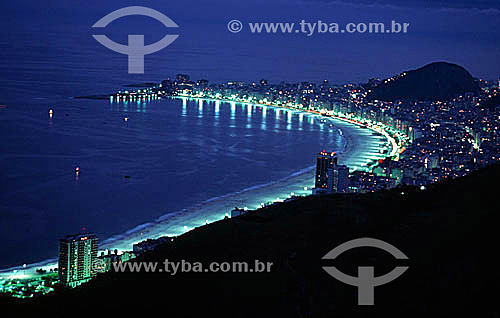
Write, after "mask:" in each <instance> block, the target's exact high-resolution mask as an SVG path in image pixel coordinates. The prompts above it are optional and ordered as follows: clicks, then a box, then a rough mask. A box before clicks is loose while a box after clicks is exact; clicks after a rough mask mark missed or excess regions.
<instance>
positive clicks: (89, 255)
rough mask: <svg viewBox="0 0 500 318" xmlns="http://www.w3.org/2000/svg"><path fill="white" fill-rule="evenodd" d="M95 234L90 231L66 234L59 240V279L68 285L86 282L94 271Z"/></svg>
mask: <svg viewBox="0 0 500 318" xmlns="http://www.w3.org/2000/svg"><path fill="white" fill-rule="evenodd" d="M96 259H97V236H95V234H90V233H81V234H76V235H68V236H66V237H65V238H62V239H60V240H59V265H58V271H59V281H60V282H61V284H63V285H65V286H68V287H76V286H78V285H80V284H82V283H85V282H88V281H89V280H91V279H92V278H93V277H94V276H95V275H96V272H95V271H94V270H93V268H92V263H93V262H95V260H96Z"/></svg>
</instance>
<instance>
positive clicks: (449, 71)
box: [367, 62, 480, 101]
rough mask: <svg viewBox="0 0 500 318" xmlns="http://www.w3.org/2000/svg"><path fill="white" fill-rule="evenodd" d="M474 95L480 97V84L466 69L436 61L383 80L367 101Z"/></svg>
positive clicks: (431, 98)
mask: <svg viewBox="0 0 500 318" xmlns="http://www.w3.org/2000/svg"><path fill="white" fill-rule="evenodd" d="M467 93H470V94H472V95H474V96H478V95H479V93H480V88H479V85H478V84H477V83H476V81H475V80H474V78H473V77H472V75H471V74H470V73H469V72H468V71H467V70H466V69H465V68H463V67H462V66H459V65H456V64H451V63H446V62H436V63H431V64H428V65H425V66H423V67H421V68H419V69H416V70H411V71H406V72H403V73H401V74H399V75H397V76H394V77H392V78H388V79H386V80H383V81H382V82H381V83H380V84H378V85H377V86H375V87H374V88H373V89H372V91H371V92H370V93H369V94H368V96H367V98H368V99H371V100H381V101H398V100H401V101H440V100H441V101H444V100H450V99H453V98H454V97H456V96H458V95H461V94H467Z"/></svg>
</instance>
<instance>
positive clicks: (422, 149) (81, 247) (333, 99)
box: [0, 73, 500, 298]
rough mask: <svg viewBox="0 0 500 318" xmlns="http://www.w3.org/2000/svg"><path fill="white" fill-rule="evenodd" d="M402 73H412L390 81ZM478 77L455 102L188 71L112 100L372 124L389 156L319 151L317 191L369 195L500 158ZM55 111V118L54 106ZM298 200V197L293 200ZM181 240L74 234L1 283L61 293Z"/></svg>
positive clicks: (485, 90) (10, 288)
mask: <svg viewBox="0 0 500 318" xmlns="http://www.w3.org/2000/svg"><path fill="white" fill-rule="evenodd" d="M402 76H405V73H402V74H400V75H398V76H397V77H394V78H391V79H388V80H386V82H387V81H392V80H395V79H397V78H398V77H402ZM477 82H478V84H479V85H480V87H481V90H482V94H481V96H474V95H473V94H472V93H466V94H463V95H460V96H456V98H453V99H452V100H447V101H446V100H443V101H435V102H403V101H396V102H384V101H378V100H370V99H368V98H367V96H368V94H369V93H370V92H371V90H372V89H373V88H374V87H376V86H377V85H378V84H380V80H377V79H370V81H369V82H368V83H367V84H359V85H354V84H347V85H330V84H329V83H328V81H326V80H325V81H324V82H322V83H320V84H316V83H310V82H301V83H299V84H288V83H284V82H282V83H279V84H270V83H268V81H266V80H264V79H263V80H261V81H260V82H258V83H257V82H253V83H250V84H245V83H243V82H237V81H229V82H227V83H223V84H209V82H208V81H207V80H197V81H193V80H191V79H190V77H189V76H188V75H185V74H178V75H177V76H176V77H175V79H172V80H171V79H168V80H165V81H163V82H162V83H161V84H159V85H155V86H153V87H149V88H143V89H138V90H136V91H120V92H118V93H116V94H113V95H110V96H107V97H106V98H109V99H110V100H111V102H129V101H130V102H134V101H136V102H139V101H147V100H151V99H158V98H183V99H186V98H190V99H191V98H192V99H207V100H216V101H226V102H231V103H244V104H254V105H261V106H273V107H281V108H287V109H289V110H297V111H304V112H309V113H312V114H313V115H314V116H321V117H324V119H321V120H322V121H325V120H327V119H328V118H334V119H338V120H343V121H347V122H350V123H353V124H356V125H358V126H360V127H362V128H365V129H370V130H372V131H373V133H374V134H380V135H383V136H384V137H385V138H386V139H387V145H386V146H385V147H383V148H381V149H380V150H379V151H380V153H381V154H383V155H384V156H385V157H386V158H385V159H380V160H373V161H372V162H370V163H369V164H366V165H365V166H363V167H348V166H346V165H342V164H341V163H339V162H338V158H337V154H336V153H335V152H329V151H326V150H322V151H320V152H319V153H318V154H317V156H316V169H315V178H314V179H315V188H314V189H312V193H313V194H327V193H366V192H374V191H377V190H380V189H388V188H393V187H396V186H399V185H413V186H418V187H421V188H422V189H425V185H427V184H429V183H433V182H438V181H440V180H442V179H446V178H456V177H460V176H464V175H466V174H468V173H470V172H471V171H474V170H476V169H478V168H480V167H483V166H486V165H489V164H492V163H494V162H496V161H498V160H499V159H500V157H499V155H498V151H497V150H498V149H499V148H500V140H499V139H498V136H499V132H500V131H499V129H500V125H499V124H500V112H499V110H498V109H495V108H487V107H482V106H483V102H484V101H485V100H488V99H490V98H494V97H497V96H498V91H499V86H500V82H499V83H498V85H497V84H496V83H492V82H487V81H482V80H478V81H477ZM409 109H411V110H410V111H409ZM49 115H50V116H52V115H53V111H52V110H50V112H49ZM77 173H78V171H77ZM298 197H299V196H294V195H292V196H291V197H289V198H288V199H286V200H293V199H295V198H298ZM279 201H282V200H278V201H277V202H279ZM273 203H274V202H269V203H265V204H263V205H262V206H261V207H264V206H266V205H272V204H273ZM248 211H249V210H248V209H247V208H245V209H240V208H237V207H236V208H235V209H234V210H233V211H231V214H230V216H231V217H237V216H240V215H243V214H245V213H247V212H248ZM227 217H229V214H228V213H226V218H227ZM173 239H174V238H173V237H167V236H164V237H160V238H157V239H148V240H145V241H142V242H139V243H137V244H135V245H134V246H133V250H131V251H128V252H120V253H119V252H118V251H117V250H115V251H107V252H101V254H100V255H98V247H97V241H98V239H97V237H96V236H95V235H94V234H90V233H86V232H84V233H80V234H77V235H69V236H67V237H65V238H63V239H61V240H60V242H59V262H58V263H59V264H58V267H53V268H50V271H49V272H47V270H44V269H42V268H40V269H37V271H36V272H37V274H38V276H37V275H35V276H33V275H31V276H30V275H28V276H26V275H23V273H22V271H21V273H18V276H17V278H16V277H13V278H12V279H4V280H2V281H0V292H2V293H6V294H9V295H12V296H14V297H18V298H31V297H33V296H34V295H37V294H46V293H49V292H51V291H53V290H54V287H55V286H54V285H56V284H57V283H58V282H59V283H60V284H62V285H63V286H68V287H76V286H79V285H80V284H82V283H85V282H87V281H89V280H90V279H92V278H93V277H95V276H96V275H97V274H98V273H100V272H106V271H109V270H111V269H112V264H116V263H122V262H126V261H128V260H130V259H132V258H135V257H136V256H138V255H140V254H141V253H143V252H145V251H151V250H154V248H155V247H157V246H158V245H161V244H165V243H168V242H170V241H172V240H173ZM15 272H17V271H15Z"/></svg>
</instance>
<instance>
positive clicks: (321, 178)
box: [314, 150, 337, 191]
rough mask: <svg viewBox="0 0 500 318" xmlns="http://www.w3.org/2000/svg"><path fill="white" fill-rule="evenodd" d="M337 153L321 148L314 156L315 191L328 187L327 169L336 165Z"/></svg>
mask: <svg viewBox="0 0 500 318" xmlns="http://www.w3.org/2000/svg"><path fill="white" fill-rule="evenodd" d="M336 155H337V154H336V153H335V152H330V153H328V152H326V151H325V150H323V151H322V152H320V153H319V154H318V156H317V158H316V177H315V182H314V187H315V189H316V191H322V189H324V190H326V189H328V169H330V168H331V167H333V165H337V156H336Z"/></svg>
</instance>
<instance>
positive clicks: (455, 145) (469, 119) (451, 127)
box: [110, 73, 500, 192]
mask: <svg viewBox="0 0 500 318" xmlns="http://www.w3.org/2000/svg"><path fill="white" fill-rule="evenodd" d="M401 76H405V73H402V74H400V75H397V76H395V77H393V78H390V79H387V80H386V82H387V81H393V80H395V79H397V78H398V77H401ZM380 82H381V81H380V80H378V79H370V80H369V82H368V83H367V84H358V85H355V84H346V85H330V84H329V83H328V81H326V80H325V81H324V82H322V83H320V84H316V83H311V82H301V83H298V84H289V83H284V82H282V83H279V84H269V83H268V81H267V80H264V79H263V80H261V81H260V82H252V83H250V84H245V83H243V82H238V81H229V82H227V83H223V84H209V82H208V81H207V80H197V81H193V80H191V79H190V77H189V75H185V74H178V75H177V76H176V78H175V79H169V80H165V81H163V82H162V83H161V84H160V85H158V86H156V87H152V88H148V89H142V90H137V91H130V92H129V91H120V92H118V93H117V94H115V95H112V96H111V97H110V98H111V99H112V100H113V101H117V102H120V101H122V102H123V101H137V100H147V99H148V98H149V99H150V98H158V97H165V96H171V97H185V98H199V99H215V100H221V101H229V102H237V103H248V104H260V105H268V106H275V107H284V108H289V109H294V110H300V111H307V112H312V113H315V114H319V115H322V116H325V117H331V118H337V119H341V120H346V121H349V122H352V123H354V124H357V125H361V126H364V127H367V128H371V129H373V130H375V131H376V132H378V133H381V134H384V135H385V136H386V137H387V138H388V139H389V141H392V143H391V144H392V151H390V153H389V151H387V158H386V159H385V160H383V161H380V162H379V161H374V162H372V163H371V164H368V165H367V166H366V167H363V168H362V169H359V168H358V167H357V168H358V169H355V170H356V171H351V173H350V177H349V178H350V183H349V189H348V191H347V192H371V191H375V190H378V189H381V188H390V187H394V186H397V185H400V184H403V185H415V186H425V185H426V184H428V183H432V182H437V181H439V180H442V179H446V178H456V177H460V176H464V175H466V174H468V173H469V172H471V171H474V170H476V169H478V168H480V167H483V166H486V165H489V164H492V163H494V162H497V161H498V160H499V159H500V156H499V155H498V151H497V150H498V149H499V146H500V140H499V138H498V136H499V132H500V130H499V129H500V111H499V109H498V108H491V109H489V108H486V107H482V105H483V104H482V103H483V102H484V101H485V100H488V99H489V98H493V97H496V96H498V92H499V86H500V83H497V82H495V81H483V80H477V83H478V84H479V85H480V87H481V90H482V94H481V96H474V94H472V93H464V94H462V95H460V96H456V97H455V98H453V99H452V100H442V101H434V102H423V101H420V102H404V101H396V102H385V101H378V100H369V99H367V98H366V97H367V95H368V94H369V93H370V92H371V89H372V88H374V87H376V86H377V85H378V84H380ZM351 169H352V167H351Z"/></svg>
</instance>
